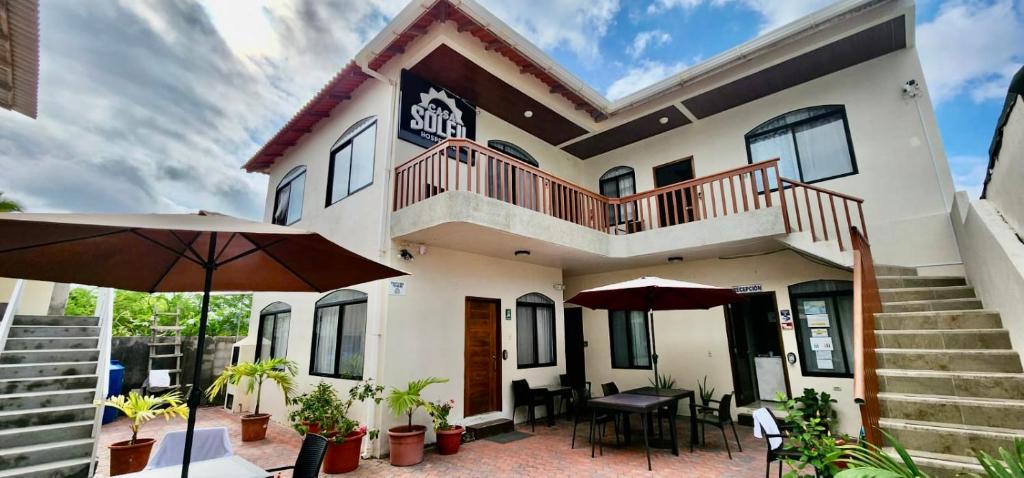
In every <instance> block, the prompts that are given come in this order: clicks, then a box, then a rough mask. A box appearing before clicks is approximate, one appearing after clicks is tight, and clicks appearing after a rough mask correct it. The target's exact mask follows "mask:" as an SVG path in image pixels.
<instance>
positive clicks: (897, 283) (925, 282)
mask: <svg viewBox="0 0 1024 478" xmlns="http://www.w3.org/2000/svg"><path fill="white" fill-rule="evenodd" d="M958 285H967V279H964V278H963V277H958V276H909V277H908V276H878V287H879V289H899V288H902V287H951V286H958Z"/></svg>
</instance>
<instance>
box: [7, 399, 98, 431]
mask: <svg viewBox="0 0 1024 478" xmlns="http://www.w3.org/2000/svg"><path fill="white" fill-rule="evenodd" d="M95 418H96V406H95V405H93V404H91V403H90V404H88V405H66V406H62V407H47V408H35V409H32V410H12V411H9V410H4V411H0V430H8V429H11V428H24V427H32V426H36V425H50V424H54V423H72V422H81V421H85V420H93V419H95Z"/></svg>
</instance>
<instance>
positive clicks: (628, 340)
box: [608, 310, 651, 369]
mask: <svg viewBox="0 0 1024 478" xmlns="http://www.w3.org/2000/svg"><path fill="white" fill-rule="evenodd" d="M608 333H609V335H610V339H611V341H610V342H611V345H612V368H639V369H649V368H651V354H650V350H651V342H650V337H649V336H648V335H647V314H646V313H645V312H644V311H642V310H610V311H608Z"/></svg>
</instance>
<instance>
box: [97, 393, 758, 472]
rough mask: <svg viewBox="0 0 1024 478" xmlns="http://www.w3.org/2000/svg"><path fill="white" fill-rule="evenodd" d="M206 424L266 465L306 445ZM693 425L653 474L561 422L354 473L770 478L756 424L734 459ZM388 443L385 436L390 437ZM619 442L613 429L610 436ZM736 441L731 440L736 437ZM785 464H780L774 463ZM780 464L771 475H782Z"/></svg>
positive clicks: (282, 430) (107, 437) (151, 430)
mask: <svg viewBox="0 0 1024 478" xmlns="http://www.w3.org/2000/svg"><path fill="white" fill-rule="evenodd" d="M199 426H200V427H215V426H225V427H227V428H228V430H229V432H230V433H231V441H232V444H233V445H234V447H235V452H236V453H237V454H238V455H240V456H242V457H243V458H245V459H247V460H249V461H252V462H253V463H256V464H257V465H260V466H262V467H265V468H270V467H274V466H281V465H286V464H289V463H290V462H291V461H292V460H294V457H295V455H296V453H297V452H298V447H299V442H300V439H299V436H298V434H297V433H295V432H294V431H293V430H292V429H290V428H288V427H286V426H284V425H280V424H276V423H271V425H270V429H269V430H268V434H267V439H266V440H264V441H261V442H250V443H242V441H241V436H240V434H239V433H240V431H239V423H238V417H237V415H232V414H230V413H229V412H226V411H224V410H222V409H216V408H207V409H202V410H200V412H199ZM685 427H686V425H685V424H684V425H682V428H683V429H681V430H680V437H681V440H682V442H681V445H682V446H681V450H680V455H679V456H678V457H676V456H673V455H672V454H671V453H670V452H669V451H668V450H652V452H651V459H652V462H653V465H654V472H653V473H650V472H648V471H647V461H646V458H645V455H644V452H643V445H642V442H640V441H639V440H634V442H633V445H632V446H631V447H630V448H615V447H613V446H611V445H610V444H609V446H605V449H604V456H600V455H598V456H597V457H596V458H593V459H592V458H590V447H589V446H586V426H585V425H582V424H581V426H580V428H579V431H578V436H577V440H576V445H577V447H576V449H574V450H573V449H570V448H569V444H570V440H571V435H572V422H567V421H559V422H558V424H557V425H556V426H554V427H550V428H549V427H546V426H541V424H540V423H538V426H537V431H536V433H535V434H534V435H533V436H531V437H529V438H526V439H523V440H519V441H515V442H511V443H508V444H504V445H503V444H498V443H494V442H490V441H486V440H479V441H476V442H472V443H466V444H463V445H462V449H461V450H460V451H459V453H458V454H457V455H451V456H441V455H438V454H437V452H436V451H434V450H432V449H428V450H427V451H426V458H425V459H424V461H423V463H420V464H419V465H416V466H412V467H408V468H396V467H392V466H390V465H389V464H388V462H387V460H363V462H362V463H361V464H360V466H359V469H358V470H356V471H355V472H353V473H350V475H351V476H360V477H361V476H410V475H416V476H437V477H444V478H454V477H478V476H488V477H494V476H516V477H519V476H544V477H572V478H576V477H581V476H651V475H654V476H677V477H729V478H734V477H735V478H742V477H760V476H764V459H765V449H764V443H763V441H761V440H758V439H756V438H754V437H753V436H752V434H751V429H750V428H749V427H737V432H738V433H739V435H740V441H741V443H742V444H743V452H742V453H739V452H737V451H736V450H735V443H734V442H730V445H731V446H733V447H734V449H733V459H732V460H730V459H728V457H727V456H726V453H725V448H724V447H723V446H722V437H721V434H720V433H719V432H718V430H717V429H715V428H708V430H707V435H708V436H707V447H706V448H703V449H702V448H700V447H697V448H695V449H694V452H693V453H690V452H689V450H688V448H687V446H686V443H687V442H686V437H688V436H689V435H688V434H687V433H686V428H685ZM184 428H185V422H184V421H183V420H176V421H171V422H165V421H164V420H162V419H157V420H154V421H152V422H149V423H147V424H146V425H145V427H144V428H143V432H142V435H144V436H147V437H156V438H157V439H158V440H159V439H160V438H161V437H163V435H164V434H165V433H166V432H168V431H171V430H182V429H184ZM519 430H520V431H524V432H527V433H529V432H530V428H529V426H520V427H519ZM129 435H130V432H129V431H128V427H127V425H126V423H125V422H124V419H123V418H122V419H119V420H118V421H116V422H114V423H111V424H109V425H106V426H104V427H103V436H102V442H103V443H102V445H103V446H102V448H101V454H100V467H99V470H98V474H97V476H101V477H102V476H107V474H106V473H107V468H108V460H109V454H108V453H107V450H106V445H109V444H110V443H112V442H115V441H120V440H124V439H127V438H128V436H129ZM383 435H384V436H385V438H384V439H386V434H383ZM607 439H608V440H609V441H611V440H612V437H611V430H610V429H609V431H608V437H607ZM730 440H731V437H730ZM638 442H639V443H638ZM775 466H778V465H775ZM775 466H773V469H772V471H773V473H772V475H773V476H775V474H776V473H778V471H777V470H776V468H775Z"/></svg>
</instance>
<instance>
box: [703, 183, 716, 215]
mask: <svg viewBox="0 0 1024 478" xmlns="http://www.w3.org/2000/svg"><path fill="white" fill-rule="evenodd" d="M704 184H707V185H708V190H710V191H711V214H713V215H714V216H715V217H718V203H717V202H716V201H715V183H704Z"/></svg>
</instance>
